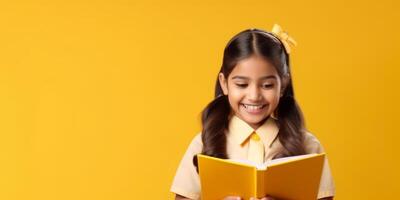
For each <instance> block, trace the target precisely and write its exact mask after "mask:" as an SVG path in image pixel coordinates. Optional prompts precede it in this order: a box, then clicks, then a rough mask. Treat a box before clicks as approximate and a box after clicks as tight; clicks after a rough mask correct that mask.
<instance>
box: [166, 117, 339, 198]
mask: <svg viewBox="0 0 400 200" xmlns="http://www.w3.org/2000/svg"><path fill="white" fill-rule="evenodd" d="M278 130H279V128H278V126H277V122H276V120H275V119H273V118H271V117H269V118H268V119H267V120H266V121H265V122H264V124H263V125H261V126H260V127H259V128H257V130H254V129H253V128H252V127H251V126H250V125H248V124H247V123H246V122H245V121H243V120H242V119H240V118H239V117H237V116H235V115H234V116H232V117H231V119H230V120H229V132H228V133H227V138H226V139H227V140H226V141H227V143H226V148H227V155H228V158H234V159H248V158H249V156H250V155H249V154H248V153H249V152H253V150H252V149H253V146H252V145H253V144H252V143H251V141H252V139H253V138H256V139H257V140H260V141H261V142H262V146H263V150H264V152H262V154H263V155H262V156H263V157H264V159H263V161H268V160H272V158H273V157H274V156H275V155H276V154H277V153H278V152H280V150H281V149H283V146H282V144H281V143H280V141H279V139H278V137H277V136H278ZM255 133H256V134H257V137H253V136H254V134H255ZM304 143H305V149H306V153H323V152H324V148H323V147H322V145H321V143H320V142H319V141H318V139H317V138H316V137H315V136H314V135H313V134H311V133H310V132H306V134H305V140H304ZM202 146H203V144H202V141H201V133H198V134H197V135H196V136H195V137H194V139H193V140H192V142H191V143H190V145H189V147H188V149H187V150H186V153H185V154H184V156H183V158H182V160H181V162H180V164H179V167H178V169H177V171H176V175H175V177H174V180H173V183H172V186H171V189H170V190H171V192H173V193H176V194H179V195H181V196H185V197H187V198H190V199H200V198H201V197H200V193H201V188H200V178H199V175H198V173H197V172H196V168H195V166H193V156H194V155H196V154H199V153H201V151H202ZM305 181H306V180H305ZM334 194H335V186H334V182H333V178H332V174H331V171H330V167H329V163H328V159H327V156H325V163H324V166H323V169H322V176H321V181H320V187H319V192H318V198H323V197H330V196H334Z"/></svg>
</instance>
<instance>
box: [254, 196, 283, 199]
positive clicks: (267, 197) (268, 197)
mask: <svg viewBox="0 0 400 200" xmlns="http://www.w3.org/2000/svg"><path fill="white" fill-rule="evenodd" d="M250 200H278V199H276V198H273V197H270V196H266V197H263V198H262V199H257V198H255V197H251V198H250Z"/></svg>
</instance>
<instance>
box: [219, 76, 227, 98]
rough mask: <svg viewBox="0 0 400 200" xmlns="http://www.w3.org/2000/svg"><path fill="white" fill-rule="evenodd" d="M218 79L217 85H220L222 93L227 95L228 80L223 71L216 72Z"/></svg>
mask: <svg viewBox="0 0 400 200" xmlns="http://www.w3.org/2000/svg"><path fill="white" fill-rule="evenodd" d="M218 80H219V85H220V86H221V88H222V91H223V92H224V95H228V81H227V80H226V78H225V76H224V74H223V73H219V74H218Z"/></svg>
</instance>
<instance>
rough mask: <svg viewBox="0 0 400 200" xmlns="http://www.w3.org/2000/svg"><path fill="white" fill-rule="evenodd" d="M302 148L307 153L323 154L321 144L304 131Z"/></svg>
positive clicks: (313, 136)
mask: <svg viewBox="0 0 400 200" xmlns="http://www.w3.org/2000/svg"><path fill="white" fill-rule="evenodd" d="M304 146H305V149H306V152H307V153H323V152H325V150H324V148H323V146H322V144H321V142H320V141H319V140H318V138H317V137H316V136H315V135H314V134H313V133H311V132H309V131H307V130H306V131H305V133H304Z"/></svg>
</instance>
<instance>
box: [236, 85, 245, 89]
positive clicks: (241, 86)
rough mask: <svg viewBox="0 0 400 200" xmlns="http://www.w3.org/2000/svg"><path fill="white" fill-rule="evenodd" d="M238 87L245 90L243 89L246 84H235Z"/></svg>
mask: <svg viewBox="0 0 400 200" xmlns="http://www.w3.org/2000/svg"><path fill="white" fill-rule="evenodd" d="M236 85H237V86H238V87H240V88H245V87H247V84H236Z"/></svg>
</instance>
